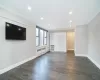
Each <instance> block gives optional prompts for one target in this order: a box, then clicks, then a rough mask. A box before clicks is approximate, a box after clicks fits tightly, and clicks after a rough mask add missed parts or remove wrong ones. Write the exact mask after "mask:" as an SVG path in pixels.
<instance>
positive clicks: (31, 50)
mask: <svg viewBox="0 0 100 80" xmlns="http://www.w3.org/2000/svg"><path fill="white" fill-rule="evenodd" d="M5 22H10V23H13V24H16V25H19V26H23V27H26V40H25V41H13V40H6V39H5ZM29 24H30V25H29ZM28 25H29V26H28ZM35 26H36V25H33V24H31V23H28V21H25V20H24V19H22V18H20V17H18V16H16V15H13V14H11V13H9V12H8V11H6V10H3V9H0V70H1V69H4V68H6V67H9V66H11V65H13V64H15V63H18V62H20V61H22V60H25V59H27V58H30V57H32V56H35V55H36V47H35Z"/></svg>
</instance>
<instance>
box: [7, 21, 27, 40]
mask: <svg viewBox="0 0 100 80" xmlns="http://www.w3.org/2000/svg"><path fill="white" fill-rule="evenodd" d="M6 39H7V40H26V28H23V27H20V26H18V25H14V24H11V23H8V22H6Z"/></svg>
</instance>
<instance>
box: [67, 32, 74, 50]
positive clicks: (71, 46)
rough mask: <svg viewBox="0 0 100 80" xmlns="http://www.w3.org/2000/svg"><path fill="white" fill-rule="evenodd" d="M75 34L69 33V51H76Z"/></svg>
mask: <svg viewBox="0 0 100 80" xmlns="http://www.w3.org/2000/svg"><path fill="white" fill-rule="evenodd" d="M74 44H75V32H67V50H74V47H75V45H74Z"/></svg>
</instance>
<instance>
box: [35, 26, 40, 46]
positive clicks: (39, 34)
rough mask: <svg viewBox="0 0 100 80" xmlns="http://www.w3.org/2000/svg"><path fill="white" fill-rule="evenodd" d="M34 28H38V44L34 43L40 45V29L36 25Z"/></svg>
mask: <svg viewBox="0 0 100 80" xmlns="http://www.w3.org/2000/svg"><path fill="white" fill-rule="evenodd" d="M36 29H38V36H37V35H36V38H38V45H36V47H37V46H39V45H40V41H39V40H40V31H39V30H40V29H39V28H37V27H36Z"/></svg>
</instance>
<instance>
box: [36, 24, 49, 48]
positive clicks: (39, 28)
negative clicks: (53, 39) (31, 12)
mask: <svg viewBox="0 0 100 80" xmlns="http://www.w3.org/2000/svg"><path fill="white" fill-rule="evenodd" d="M36 28H37V29H38V36H37V35H36V38H37V37H38V45H37V46H36V47H38V46H44V45H47V33H48V30H46V29H43V28H41V27H38V26H36ZM40 30H43V45H40ZM44 32H46V37H45V34H44ZM45 38H46V44H44V39H45Z"/></svg>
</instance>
